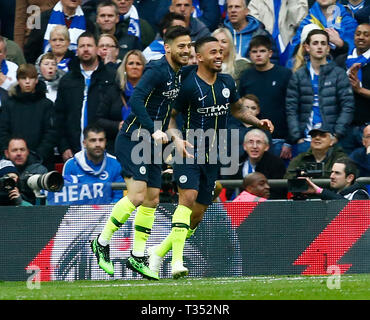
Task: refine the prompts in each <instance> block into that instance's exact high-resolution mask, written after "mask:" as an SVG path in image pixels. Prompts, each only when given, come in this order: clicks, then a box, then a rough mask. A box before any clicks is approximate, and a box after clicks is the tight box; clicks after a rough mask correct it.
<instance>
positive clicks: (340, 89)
mask: <svg viewBox="0 0 370 320" xmlns="http://www.w3.org/2000/svg"><path fill="white" fill-rule="evenodd" d="M304 47H305V50H306V51H307V52H308V54H309V60H308V61H307V63H306V64H305V65H304V66H303V67H301V68H300V69H298V70H297V71H296V72H295V73H293V75H292V78H291V79H290V81H289V84H288V89H287V97H286V114H287V122H288V128H289V133H290V136H291V141H292V142H293V143H295V144H296V145H294V146H293V156H296V155H297V154H299V153H301V152H304V151H307V150H308V148H309V146H310V135H309V131H310V130H311V129H315V128H320V127H325V128H326V129H328V130H329V131H330V132H331V133H332V134H333V136H334V138H335V142H338V140H340V139H341V138H342V137H343V136H344V135H346V133H347V128H348V126H349V124H350V123H351V121H352V118H353V112H354V98H353V93H352V88H351V85H350V82H349V80H348V76H347V74H346V72H345V71H344V70H343V69H342V68H340V67H338V66H337V65H336V64H335V63H334V62H328V60H327V56H328V54H329V50H330V47H329V35H328V34H327V32H326V31H324V30H312V31H310V32H309V34H308V36H307V39H306V41H305V44H304Z"/></svg>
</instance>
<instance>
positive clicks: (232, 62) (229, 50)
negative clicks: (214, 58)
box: [212, 28, 251, 86]
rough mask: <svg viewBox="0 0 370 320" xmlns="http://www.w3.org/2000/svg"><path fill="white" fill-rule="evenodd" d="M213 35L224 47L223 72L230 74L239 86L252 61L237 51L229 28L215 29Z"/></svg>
mask: <svg viewBox="0 0 370 320" xmlns="http://www.w3.org/2000/svg"><path fill="white" fill-rule="evenodd" d="M212 36H214V37H215V38H216V39H217V40H218V41H219V43H220V45H221V48H222V49H223V55H224V59H223V64H222V72H223V73H228V74H230V75H231V76H232V77H233V78H234V80H235V82H236V84H237V86H239V80H240V76H241V74H242V73H243V71H244V70H246V69H248V68H249V67H250V66H251V62H250V61H249V60H248V59H246V58H243V57H241V56H240V55H238V54H237V53H236V50H235V45H234V42H233V37H232V35H231V33H230V31H229V30H228V29H226V28H218V29H216V30H215V31H213V33H212Z"/></svg>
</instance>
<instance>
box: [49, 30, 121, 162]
mask: <svg viewBox="0 0 370 320" xmlns="http://www.w3.org/2000/svg"><path fill="white" fill-rule="evenodd" d="M77 56H78V57H77V58H75V59H74V60H73V61H72V62H71V64H70V68H71V70H70V72H68V73H67V74H66V75H64V76H63V78H62V79H61V80H60V83H59V88H58V93H57V99H56V101H55V110H56V127H57V129H58V134H59V141H58V149H59V152H60V154H61V155H62V157H63V161H66V160H68V159H69V158H72V157H73V155H74V154H75V153H76V152H78V151H80V150H81V149H82V141H83V135H82V131H83V129H84V128H85V127H86V126H87V125H88V124H93V123H94V122H95V121H96V112H97V110H98V107H99V105H100V104H101V103H102V102H103V101H104V100H105V99H106V94H107V92H108V91H109V89H110V88H111V87H112V86H115V85H116V84H115V83H114V79H115V76H114V74H113V73H112V70H110V69H108V68H106V67H105V66H104V64H103V62H101V61H99V59H98V55H97V43H96V39H95V38H94V36H93V34H91V33H88V32H86V33H83V34H82V35H81V36H80V38H79V39H78V47H77ZM115 92H119V91H117V90H116V91H115ZM117 99H120V97H119V96H118V97H117Z"/></svg>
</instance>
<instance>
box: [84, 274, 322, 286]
mask: <svg viewBox="0 0 370 320" xmlns="http://www.w3.org/2000/svg"><path fill="white" fill-rule="evenodd" d="M327 278H328V277H327V276H313V277H305V276H302V277H292V278H283V277H279V278H276V277H250V278H242V279H240V278H218V279H217V278H216V279H215V278H213V279H210V280H205V279H196V278H191V279H188V280H189V281H186V280H185V281H179V282H177V283H172V282H171V283H164V282H153V283H148V282H145V283H120V284H117V283H107V284H96V285H81V286H80V287H82V288H104V287H146V286H168V285H171V286H177V285H181V286H184V285H185V286H189V285H193V283H192V282H193V281H197V282H198V283H202V282H204V284H208V285H209V283H210V282H215V283H216V284H229V283H240V282H250V281H253V280H257V281H264V282H266V281H281V280H286V281H302V280H307V279H310V280H320V279H327Z"/></svg>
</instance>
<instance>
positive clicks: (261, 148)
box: [233, 129, 286, 199]
mask: <svg viewBox="0 0 370 320" xmlns="http://www.w3.org/2000/svg"><path fill="white" fill-rule="evenodd" d="M243 147H244V150H245V153H244V155H242V157H241V159H240V164H239V171H238V173H237V174H236V175H235V176H234V177H233V178H235V179H243V178H244V177H246V176H247V175H248V174H250V173H252V172H261V173H263V174H264V175H265V176H266V178H267V179H282V178H283V176H284V174H285V171H286V167H285V163H284V161H283V160H282V159H281V158H279V157H278V156H275V155H274V154H272V153H270V152H269V151H268V150H269V147H270V146H269V139H268V137H267V135H266V134H265V133H264V132H263V131H262V130H260V129H252V130H250V131H248V132H247V133H246V135H245V137H244V144H243ZM272 164H273V165H272ZM284 192H285V191H284V190H271V199H282V198H285V193H284Z"/></svg>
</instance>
